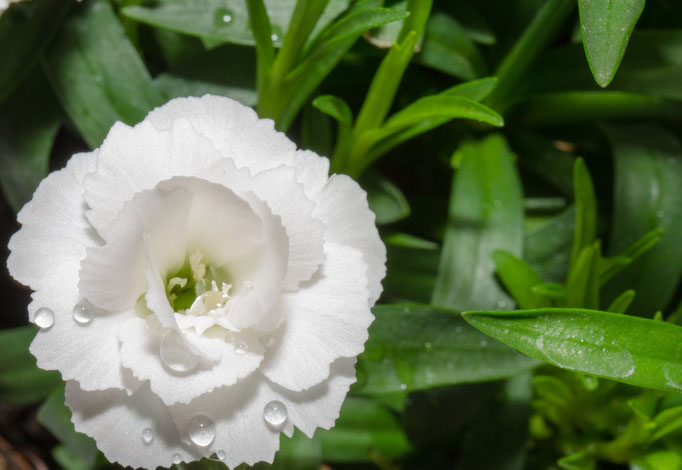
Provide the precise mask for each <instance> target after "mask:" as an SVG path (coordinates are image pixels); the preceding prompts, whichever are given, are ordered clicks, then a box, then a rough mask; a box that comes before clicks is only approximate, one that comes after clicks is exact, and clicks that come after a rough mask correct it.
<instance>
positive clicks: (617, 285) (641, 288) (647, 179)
mask: <svg viewBox="0 0 682 470" xmlns="http://www.w3.org/2000/svg"><path fill="white" fill-rule="evenodd" d="M607 135H608V137H609V140H610V141H611V143H612V146H613V158H614V166H615V173H616V177H615V183H614V203H613V211H612V213H613V220H612V224H611V239H610V243H609V251H610V253H612V254H620V253H623V252H624V250H628V251H627V253H628V254H629V255H634V254H639V253H640V251H641V250H640V249H643V248H646V247H648V245H649V244H650V243H651V242H653V240H655V239H656V238H658V235H660V233H659V232H652V231H654V230H656V229H663V230H664V231H665V233H664V234H663V235H662V236H660V240H659V241H658V243H657V244H656V246H654V247H653V248H651V249H649V250H648V251H647V252H646V253H644V254H642V255H641V256H640V257H639V258H638V259H637V260H635V261H633V262H632V263H631V264H630V266H628V267H627V268H626V269H624V270H623V271H622V272H621V273H620V274H618V275H617V276H616V277H615V278H614V279H613V280H611V282H610V283H609V284H608V285H607V286H606V288H607V297H609V298H613V297H615V296H616V295H618V294H620V293H621V292H623V291H624V290H626V289H634V290H635V291H636V292H637V297H636V298H635V300H634V302H633V303H632V307H631V311H632V312H634V313H636V314H638V315H646V316H649V315H651V314H652V313H653V312H655V311H656V310H664V309H665V308H666V306H667V305H668V304H669V302H670V301H671V299H672V297H673V295H674V292H675V290H676V288H677V286H678V283H679V279H680V275H681V274H682V250H680V248H679V241H678V239H679V238H678V237H679V234H680V233H682V147H681V146H680V143H679V141H678V140H677V139H676V138H675V137H674V136H673V135H671V134H670V133H668V132H667V131H665V130H663V129H661V128H660V127H657V126H655V125H653V124H649V125H639V126H609V127H608V128H607ZM657 234H658V235H657ZM649 237H651V238H649ZM640 238H641V240H642V241H643V242H642V244H641V245H639V244H637V243H635V242H637V241H638V240H640ZM633 247H634V248H633Z"/></svg>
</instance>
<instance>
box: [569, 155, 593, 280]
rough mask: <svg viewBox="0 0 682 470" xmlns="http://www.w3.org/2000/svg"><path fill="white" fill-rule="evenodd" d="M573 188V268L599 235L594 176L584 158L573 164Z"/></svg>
mask: <svg viewBox="0 0 682 470" xmlns="http://www.w3.org/2000/svg"><path fill="white" fill-rule="evenodd" d="M573 188H574V198H575V236H574V237H573V249H572V250H571V269H573V266H574V264H575V263H576V262H577V261H578V256H579V255H580V252H581V251H582V249H583V248H585V247H586V246H589V245H591V244H592V242H593V241H594V239H595V237H596V236H597V200H596V198H595V195H594V185H593V184H592V178H591V177H590V173H589V171H588V169H587V167H586V166H585V162H584V161H583V159H582V158H578V159H577V160H576V161H575V164H574V165H573Z"/></svg>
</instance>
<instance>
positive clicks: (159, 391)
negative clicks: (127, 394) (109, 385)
mask: <svg viewBox="0 0 682 470" xmlns="http://www.w3.org/2000/svg"><path fill="white" fill-rule="evenodd" d="M164 332H165V330H161V331H156V329H150V328H149V327H148V323H147V321H145V320H143V319H142V318H133V319H130V320H128V321H127V322H126V323H125V325H123V327H122V328H120V329H119V330H118V337H119V339H120V341H121V352H120V354H121V362H122V363H123V366H124V367H127V368H129V369H130V370H131V371H132V373H133V375H134V376H135V377H136V378H137V379H139V380H142V381H144V380H149V382H150V386H151V390H152V392H154V393H155V394H156V395H158V396H159V398H161V400H162V401H163V402H164V403H165V404H167V405H171V404H174V403H189V402H190V401H191V400H193V399H194V398H196V397H198V396H199V395H201V394H204V393H208V392H210V391H211V390H213V389H215V388H218V387H222V386H228V385H233V384H235V383H236V382H237V381H239V380H240V379H243V378H244V377H246V376H248V375H249V374H251V373H252V372H253V371H255V370H256V369H257V368H258V365H259V364H260V363H261V361H262V360H263V351H264V349H263V346H262V345H261V344H260V342H259V341H258V340H257V338H256V337H254V336H248V335H240V336H239V341H243V342H245V343H246V344H247V351H246V352H245V353H244V354H239V353H237V352H235V349H234V346H233V345H232V344H230V343H228V342H226V341H225V340H224V339H223V338H210V337H205V336H199V335H194V336H193V337H192V338H188V340H189V341H190V342H194V341H196V342H206V343H210V344H207V345H206V347H210V348H214V349H218V350H219V351H221V354H220V360H219V362H217V363H212V362H211V361H206V360H204V359H201V360H200V362H199V365H198V366H197V368H196V369H194V370H192V371H190V372H186V373H177V372H174V371H172V370H170V369H168V368H167V367H166V366H165V365H164V364H163V362H162V360H161V356H160V354H159V353H160V348H161V339H162V335H163V333H164ZM186 334H189V333H186ZM193 344H195V346H197V347H198V348H199V349H201V346H202V345H201V344H196V343H193Z"/></svg>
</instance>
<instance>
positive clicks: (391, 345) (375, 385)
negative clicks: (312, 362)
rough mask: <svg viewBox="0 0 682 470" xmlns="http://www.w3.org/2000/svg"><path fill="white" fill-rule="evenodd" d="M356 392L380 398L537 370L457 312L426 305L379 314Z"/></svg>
mask: <svg viewBox="0 0 682 470" xmlns="http://www.w3.org/2000/svg"><path fill="white" fill-rule="evenodd" d="M373 311H374V315H375V316H376V320H375V321H374V323H372V326H371V327H370V333H369V340H368V341H367V343H366V345H365V352H364V353H363V354H362V355H361V356H360V357H359V358H358V383H357V384H356V385H355V386H354V387H353V389H352V390H353V392H354V393H356V394H362V395H378V394H386V393H389V392H398V391H401V390H403V391H414V390H421V389H427V388H432V387H437V386H441V385H450V384H456V383H470V382H484V381H490V380H495V379H501V378H506V377H511V376H514V375H518V374H519V373H521V372H523V371H525V370H529V369H531V368H533V367H534V366H535V365H537V363H536V361H534V360H531V359H529V358H527V357H524V356H521V355H519V354H517V353H515V352H514V351H513V350H511V349H509V348H508V347H507V346H504V345H502V344H501V343H499V342H497V341H494V340H492V339H490V338H488V337H486V336H485V335H484V334H482V333H480V332H477V331H476V330H475V329H474V328H471V327H468V326H467V324H466V322H465V321H464V320H463V319H462V317H461V315H459V314H458V313H457V312H453V311H451V310H444V309H437V308H434V307H429V306H422V305H407V304H405V305H382V306H377V307H375V308H374V309H373Z"/></svg>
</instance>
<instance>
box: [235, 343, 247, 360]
mask: <svg viewBox="0 0 682 470" xmlns="http://www.w3.org/2000/svg"><path fill="white" fill-rule="evenodd" d="M234 352H235V354H239V355H240V356H243V355H244V354H246V353H247V352H249V345H248V344H246V343H245V342H244V341H237V342H236V343H235V344H234Z"/></svg>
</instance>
